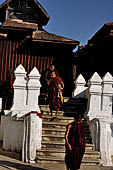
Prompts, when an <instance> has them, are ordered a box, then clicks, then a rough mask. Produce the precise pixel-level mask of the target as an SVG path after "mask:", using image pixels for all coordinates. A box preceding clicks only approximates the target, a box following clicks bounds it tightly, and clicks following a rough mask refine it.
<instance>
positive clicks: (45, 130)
mask: <svg viewBox="0 0 113 170" xmlns="http://www.w3.org/2000/svg"><path fill="white" fill-rule="evenodd" d="M65 132H66V128H62V129H61V128H42V134H55V135H65ZM85 136H86V137H87V136H90V132H89V130H86V131H85Z"/></svg>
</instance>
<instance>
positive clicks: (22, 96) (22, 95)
mask: <svg viewBox="0 0 113 170" xmlns="http://www.w3.org/2000/svg"><path fill="white" fill-rule="evenodd" d="M14 73H15V81H14V84H13V87H14V99H13V106H12V108H11V110H12V111H13V110H24V109H25V106H26V97H27V93H26V83H27V81H26V80H25V78H26V71H25V69H24V67H23V66H22V65H21V64H20V65H19V66H18V67H17V68H16V70H15V71H14Z"/></svg>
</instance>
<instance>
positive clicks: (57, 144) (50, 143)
mask: <svg viewBox="0 0 113 170" xmlns="http://www.w3.org/2000/svg"><path fill="white" fill-rule="evenodd" d="M42 148H59V149H64V148H65V143H64V142H61V141H54V142H53V141H42ZM85 149H86V150H91V151H92V150H93V144H91V143H86V146H85Z"/></svg>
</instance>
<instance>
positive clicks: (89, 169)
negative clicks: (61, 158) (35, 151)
mask: <svg viewBox="0 0 113 170" xmlns="http://www.w3.org/2000/svg"><path fill="white" fill-rule="evenodd" d="M12 157H16V158H11V155H10V156H6V155H5V156H4V155H3V154H1V153H0V170H66V167H65V164H62V165H59V164H43V165H41V164H40V165H39V164H36V163H35V164H29V163H24V162H22V161H20V160H19V159H18V158H19V157H18V156H15V155H13V156H12ZM80 170H113V167H100V166H93V165H91V166H90V165H84V166H81V169H80Z"/></svg>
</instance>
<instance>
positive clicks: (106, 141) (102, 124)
mask: <svg viewBox="0 0 113 170" xmlns="http://www.w3.org/2000/svg"><path fill="white" fill-rule="evenodd" d="M80 77H82V76H81V75H80ZM79 80H82V81H81V84H82V89H84V85H83V82H84V83H85V80H84V78H83V77H82V79H79ZM83 80H84V81H83ZM76 85H77V84H76ZM79 89H80V91H79ZM81 91H82V90H81V88H80V81H79V86H76V89H75V93H74V94H75V97H77V96H80V95H81ZM83 91H84V90H83ZM79 92H80V95H79ZM76 94H77V95H76ZM85 94H87V98H88V104H87V111H86V113H85V117H86V118H87V120H88V123H89V127H90V132H91V136H92V142H93V144H94V150H95V151H100V154H101V158H100V163H101V164H102V165H104V166H112V156H113V116H112V112H113V111H112V105H113V102H112V97H113V77H112V75H111V74H110V73H109V72H108V73H106V75H105V76H104V77H103V78H101V77H100V76H99V75H98V73H97V72H95V73H94V74H93V76H92V77H91V78H90V80H89V81H88V89H87V93H85Z"/></svg>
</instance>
